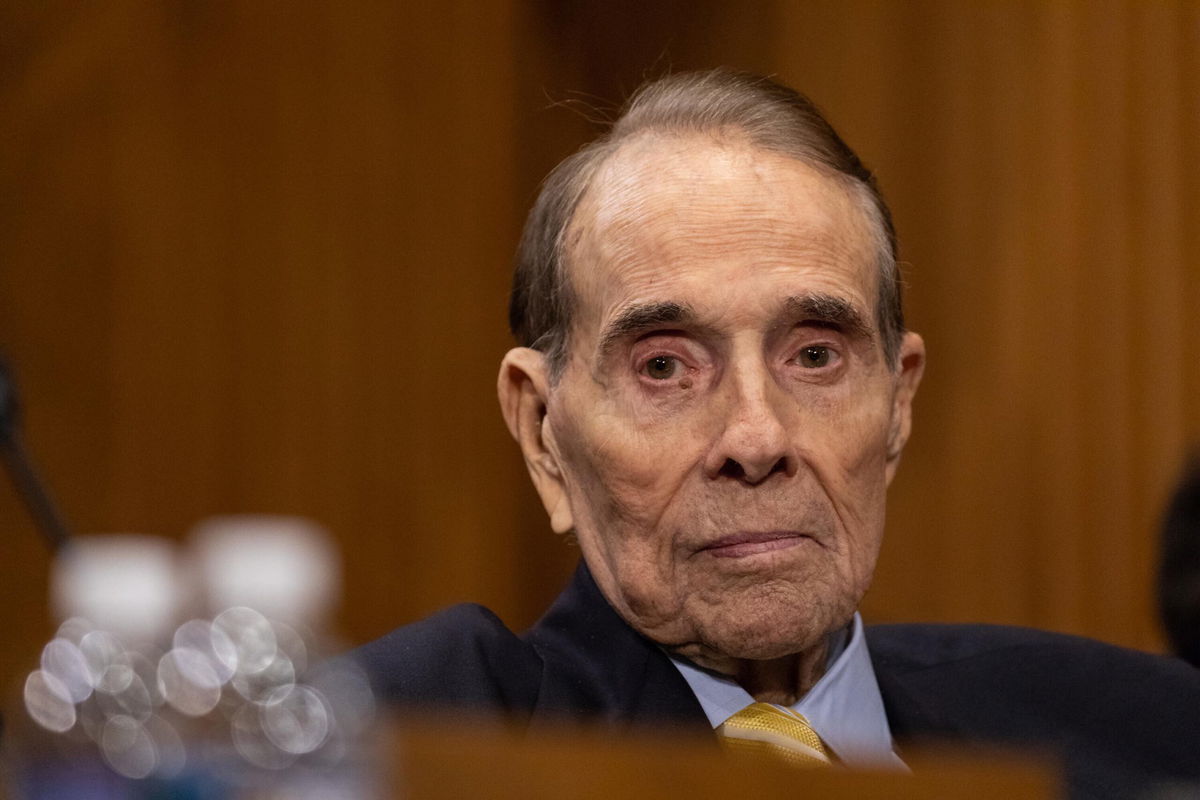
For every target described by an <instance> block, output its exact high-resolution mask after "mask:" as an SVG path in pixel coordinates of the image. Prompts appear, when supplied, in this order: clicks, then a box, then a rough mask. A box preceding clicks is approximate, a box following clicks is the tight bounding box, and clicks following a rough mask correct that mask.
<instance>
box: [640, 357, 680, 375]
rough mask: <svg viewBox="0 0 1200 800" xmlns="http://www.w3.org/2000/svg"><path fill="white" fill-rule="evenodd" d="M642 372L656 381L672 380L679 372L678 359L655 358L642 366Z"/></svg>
mask: <svg viewBox="0 0 1200 800" xmlns="http://www.w3.org/2000/svg"><path fill="white" fill-rule="evenodd" d="M642 371H643V372H644V373H646V375H647V376H649V377H651V378H653V379H654V380H656V381H665V380H668V379H670V378H674V377H675V374H676V373H677V372H679V359H677V358H674V357H672V356H655V357H654V358H652V359H650V360H649V361H647V362H646V363H645V364H643V365H642Z"/></svg>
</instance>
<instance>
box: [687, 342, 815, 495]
mask: <svg viewBox="0 0 1200 800" xmlns="http://www.w3.org/2000/svg"><path fill="white" fill-rule="evenodd" d="M728 380H729V387H728V392H727V395H726V402H727V407H726V410H725V420H726V421H725V425H724V429H723V430H722V432H721V435H720V436H719V437H718V438H717V440H716V441H715V442H714V446H713V449H712V450H711V451H710V452H709V455H708V458H707V459H706V460H705V472H706V473H707V475H708V477H709V478H713V479H716V478H721V477H724V478H732V479H735V480H738V481H741V482H743V483H746V484H749V485H755V484H759V483H762V482H763V481H765V480H767V479H768V478H769V477H771V476H772V475H775V474H783V475H789V476H790V475H794V474H795V472H796V462H797V459H796V454H795V453H794V452H793V450H792V441H791V437H790V436H789V435H788V426H787V424H786V421H785V419H786V408H787V406H786V403H787V398H786V397H785V395H784V392H783V391H782V390H781V389H780V387H779V386H778V384H776V382H775V380H774V378H773V377H772V376H771V375H770V374H769V372H768V370H767V369H766V368H765V365H756V366H741V367H739V368H738V369H737V370H734V371H733V373H732V374H731V375H729V377H728Z"/></svg>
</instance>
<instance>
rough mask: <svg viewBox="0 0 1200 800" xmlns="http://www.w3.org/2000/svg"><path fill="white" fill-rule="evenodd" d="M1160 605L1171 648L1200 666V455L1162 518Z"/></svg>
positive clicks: (1189, 465) (1184, 474)
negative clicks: (1163, 518)
mask: <svg viewBox="0 0 1200 800" xmlns="http://www.w3.org/2000/svg"><path fill="white" fill-rule="evenodd" d="M1158 604H1159V611H1160V613H1161V614H1162V621H1163V627H1164V628H1165V629H1166V632H1167V640H1168V641H1169V642H1170V645H1171V649H1172V650H1173V651H1174V653H1175V654H1176V655H1178V656H1179V657H1180V658H1182V659H1184V660H1185V661H1187V662H1188V663H1190V664H1194V665H1195V666H1198V667H1200V454H1197V455H1195V456H1193V457H1192V459H1191V461H1190V462H1189V463H1188V465H1187V467H1186V468H1185V469H1184V472H1183V477H1182V479H1181V481H1180V483H1179V486H1178V488H1177V489H1176V490H1175V495H1174V497H1173V498H1172V500H1171V504H1170V506H1168V508H1167V515H1166V519H1165V520H1164V521H1163V532H1162V560H1161V562H1160V563H1159V572H1158Z"/></svg>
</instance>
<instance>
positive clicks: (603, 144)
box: [508, 69, 904, 379]
mask: <svg viewBox="0 0 1200 800" xmlns="http://www.w3.org/2000/svg"><path fill="white" fill-rule="evenodd" d="M652 132H659V133H668V134H704V133H709V134H714V133H722V132H735V133H740V134H742V135H743V136H745V137H746V138H747V139H748V140H749V141H750V143H751V144H752V145H754V146H755V147H759V148H762V149H763V150H768V151H771V152H775V153H780V154H782V155H786V156H789V157H791V158H796V159H798V160H800V161H803V162H804V163H806V164H808V165H810V166H812V167H815V168H816V169H818V170H820V171H821V172H823V173H825V174H827V175H830V176H832V177H835V178H838V179H839V180H841V181H842V182H843V183H844V185H846V186H847V188H848V189H850V191H851V192H852V193H853V194H854V195H855V196H856V197H857V198H858V199H859V201H860V203H861V205H862V207H863V209H864V211H865V212H866V215H867V218H868V220H869V222H870V224H871V227H872V228H873V230H874V232H875V240H876V241H875V249H876V253H877V255H876V261H877V265H878V269H879V292H878V297H877V301H876V309H875V315H876V325H877V327H878V329H879V331H880V336H881V339H882V343H883V352H884V355H885V356H886V358H887V361H888V363H889V364H890V365H892V366H893V368H894V367H895V365H896V359H897V356H898V353H899V350H900V339H901V337H902V335H903V333H904V312H903V309H902V304H901V297H900V294H901V292H900V284H901V279H900V274H899V269H898V267H897V264H896V253H897V248H896V231H895V228H894V226H893V224H892V214H891V211H890V210H889V209H888V206H887V203H885V202H884V199H883V195H882V194H881V193H880V191H879V187H878V186H877V185H876V182H875V177H874V176H873V175H872V174H871V172H870V171H869V170H868V169H867V168H866V167H865V166H863V163H862V162H861V161H860V160H859V158H858V156H857V155H856V154H855V153H854V151H853V150H851V149H850V148H849V146H847V145H846V143H845V142H843V141H842V139H841V137H840V136H838V134H837V132H836V131H835V130H834V129H833V126H832V125H830V124H829V122H828V121H827V120H826V119H825V118H824V117H823V116H822V115H821V112H820V111H818V110H817V108H816V106H814V105H813V104H812V102H811V101H810V100H809V99H808V98H806V97H805V96H804V95H802V94H800V93H799V92H797V91H795V90H793V89H790V88H788V87H786V86H783V85H781V84H779V83H776V82H775V81H773V80H771V79H769V78H765V77H761V76H757V75H751V74H747V73H741V72H734V71H731V70H726V69H717V70H712V71H707V72H688V73H679V74H675V75H669V76H667V77H665V78H660V79H658V80H656V81H652V82H650V83H648V84H646V85H644V86H643V87H642V88H641V89H639V90H638V91H637V93H636V94H634V96H633V97H632V98H631V99H630V100H629V103H628V105H627V106H626V108H625V111H624V112H623V113H622V114H621V116H620V118H619V119H618V120H617V121H616V123H614V124H613V126H612V128H611V129H610V130H609V131H608V132H607V133H606V134H605V135H603V136H601V137H600V138H599V139H596V140H595V141H593V142H591V143H590V144H588V145H587V146H585V147H584V148H583V149H581V150H580V151H579V152H577V153H575V154H574V155H572V156H571V157H570V158H567V159H566V160H565V161H563V162H562V163H560V164H559V165H558V166H557V167H555V168H554V170H553V171H552V172H551V173H550V174H549V176H547V178H546V180H545V181H544V182H543V184H542V190H541V193H540V194H539V195H538V198H537V201H536V202H535V203H534V206H533V209H532V210H531V211H530V212H529V217H528V219H527V220H526V222H525V230H524V232H523V233H522V235H521V243H520V246H519V248H518V250H517V259H516V269H515V271H514V273H513V284H512V295H511V298H510V301H509V311H508V321H509V327H510V328H511V329H512V332H513V335H514V336H515V337H516V339H517V341H518V342H519V343H520V344H522V345H524V346H526V347H532V348H535V349H537V350H541V351H542V352H543V353H545V354H546V358H547V360H548V362H549V365H550V375H551V378H552V379H556V378H557V377H558V376H559V375H561V373H562V370H563V368H564V367H565V365H566V360H567V359H566V356H567V346H568V345H567V338H568V332H569V330H570V327H571V312H572V310H573V307H574V297H573V295H572V291H571V284H570V281H569V279H568V270H567V259H568V258H569V256H570V253H569V252H567V251H568V250H569V247H568V246H567V231H568V228H569V227H570V225H571V221H572V218H573V217H574V215H575V210H576V208H577V207H578V205H579V201H580V199H581V198H582V197H583V195H584V193H585V192H586V191H587V190H588V188H589V187H590V186H591V184H592V182H593V179H594V178H595V176H596V174H597V172H598V171H599V170H600V167H601V166H602V165H603V164H604V163H605V162H606V161H607V160H608V159H609V158H610V157H611V156H612V155H613V154H614V153H615V152H616V151H617V149H618V148H619V147H620V146H621V145H622V144H623V143H625V142H626V141H628V140H629V139H631V138H632V137H634V136H636V135H639V134H644V133H652Z"/></svg>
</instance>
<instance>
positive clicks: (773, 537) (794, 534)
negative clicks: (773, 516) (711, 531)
mask: <svg viewBox="0 0 1200 800" xmlns="http://www.w3.org/2000/svg"><path fill="white" fill-rule="evenodd" d="M806 535H807V534H804V533H801V532H800V531H761V532H743V533H734V534H730V535H729V536H722V537H721V538H720V539H717V540H716V541H715V542H710V543H709V544H706V545H705V546H704V547H702V548H701V549H702V550H718V549H720V548H722V547H733V546H735V545H739V544H759V543H760V542H774V541H778V540H779V539H801V538H804V537H805V536H806Z"/></svg>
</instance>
